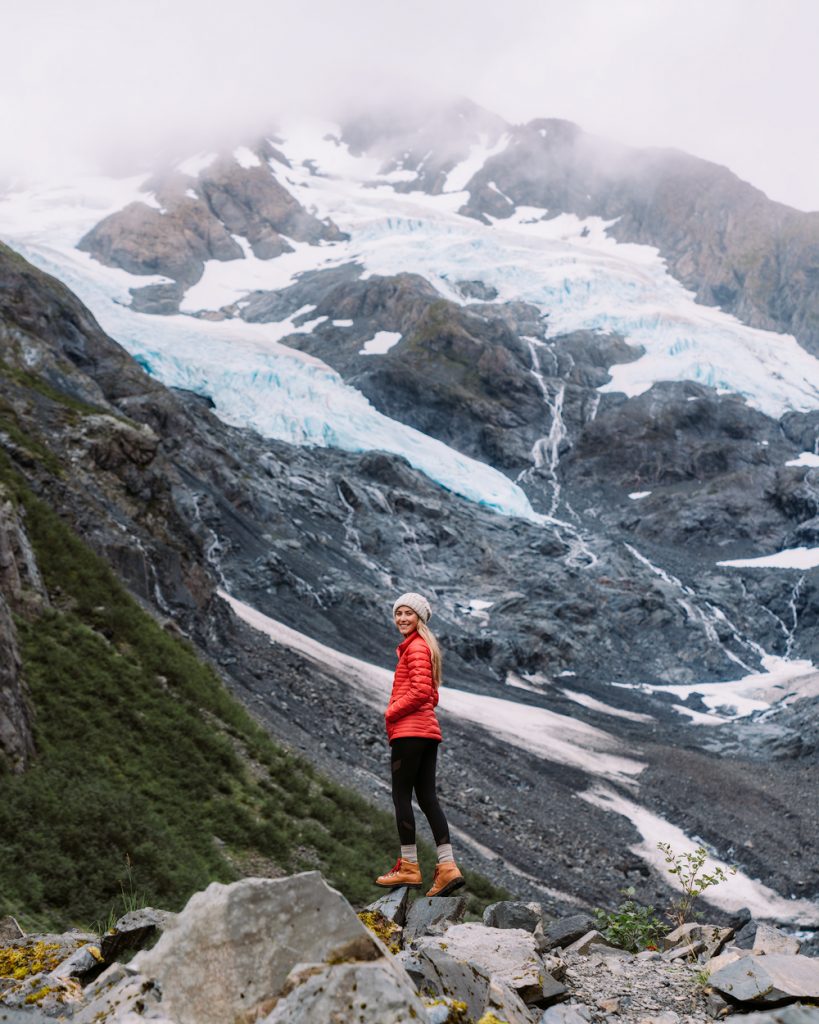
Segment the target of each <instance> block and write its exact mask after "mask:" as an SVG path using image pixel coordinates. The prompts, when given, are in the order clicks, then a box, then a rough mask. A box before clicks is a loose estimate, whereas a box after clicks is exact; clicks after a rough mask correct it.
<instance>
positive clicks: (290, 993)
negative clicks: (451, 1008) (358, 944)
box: [257, 959, 426, 1024]
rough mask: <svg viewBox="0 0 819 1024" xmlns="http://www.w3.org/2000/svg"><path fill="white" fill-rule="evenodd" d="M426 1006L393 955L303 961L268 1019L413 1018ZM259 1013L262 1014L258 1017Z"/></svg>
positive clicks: (384, 1022) (392, 1022) (399, 1023)
mask: <svg viewBox="0 0 819 1024" xmlns="http://www.w3.org/2000/svg"><path fill="white" fill-rule="evenodd" d="M425 1016H426V1012H425V1010H424V1005H423V1003H422V1002H421V1000H420V999H419V997H418V995H417V993H416V991H415V989H414V988H413V986H412V983H411V981H410V980H409V978H408V977H407V976H406V975H404V974H402V973H401V972H400V971H398V970H396V968H395V965H394V964H393V963H391V962H390V961H389V960H383V959H382V960H375V961H370V962H365V963H361V962H359V963H347V964H333V965H330V964H299V965H298V966H297V967H294V968H293V970H292V971H291V972H290V975H289V977H288V979H287V981H286V983H285V986H284V990H283V994H282V996H281V997H280V998H279V999H278V1000H277V1002H276V1004H275V1006H274V1007H273V1009H272V1011H271V1012H270V1013H269V1014H268V1015H267V1016H265V1017H263V1018H262V1024H314V1022H316V1021H336V1020H337V1021H347V1020H349V1021H357V1020H365V1021H367V1024H410V1022H417V1021H423V1020H424V1019H425ZM257 1019H258V1018H257Z"/></svg>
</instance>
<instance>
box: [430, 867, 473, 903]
mask: <svg viewBox="0 0 819 1024" xmlns="http://www.w3.org/2000/svg"><path fill="white" fill-rule="evenodd" d="M464 884H465V882H464V876H463V875H462V874H461V872H460V871H459V870H458V868H457V866H456V865H455V862H454V861H451V860H447V861H444V863H443V864H436V865H435V877H434V878H433V879H432V888H431V889H430V890H429V892H428V893H427V896H448V895H449V894H450V893H451V892H455V890H456V889H460V888H461V886H462V885H464Z"/></svg>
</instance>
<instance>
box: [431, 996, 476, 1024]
mask: <svg viewBox="0 0 819 1024" xmlns="http://www.w3.org/2000/svg"><path fill="white" fill-rule="evenodd" d="M424 1009H425V1010H426V1011H427V1016H426V1020H427V1024H460V1022H461V1021H462V1020H463V1019H464V1014H465V1013H466V1003H464V1002H463V1001H462V1000H460V999H450V998H449V997H448V996H441V998H440V999H431V1000H424Z"/></svg>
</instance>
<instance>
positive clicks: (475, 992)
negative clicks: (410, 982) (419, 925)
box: [404, 940, 532, 1024]
mask: <svg viewBox="0 0 819 1024" xmlns="http://www.w3.org/2000/svg"><path fill="white" fill-rule="evenodd" d="M442 945H446V943H445V941H443V940H441V941H439V942H437V943H436V942H435V941H431V942H430V943H429V944H428V945H426V946H425V948H424V949H423V950H419V951H418V952H417V953H414V954H413V956H414V957H417V959H416V960H415V961H414V963H413V964H412V965H408V966H411V967H412V970H411V976H412V977H413V979H414V980H415V981H416V984H417V987H418V990H419V992H420V993H421V995H422V996H424V997H426V998H446V999H454V1000H457V1001H458V1002H460V1003H464V1004H465V1006H466V1015H467V1019H468V1020H476V1021H477V1020H481V1019H482V1018H483V1016H484V1014H487V1013H494V1014H495V1016H496V1017H499V1018H500V1019H501V1020H504V1021H507V1022H508V1024H531V1021H532V1017H531V1014H530V1012H529V1009H528V1008H527V1006H526V1004H525V1003H524V1002H523V1000H522V999H521V998H520V996H519V995H518V994H517V993H516V992H515V991H514V990H513V989H512V988H510V987H509V985H507V984H506V983H505V981H504V980H503V979H502V978H495V977H493V976H492V974H491V972H490V971H487V970H486V969H485V968H484V967H482V966H481V965H479V964H476V963H473V962H468V961H465V960H461V959H459V958H458V957H456V956H453V955H452V954H451V953H450V952H449V950H448V949H443V948H442ZM404 956H406V954H404ZM419 974H420V977H419Z"/></svg>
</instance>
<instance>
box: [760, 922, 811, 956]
mask: <svg viewBox="0 0 819 1024" xmlns="http://www.w3.org/2000/svg"><path fill="white" fill-rule="evenodd" d="M799 948H800V943H799V939H794V938H791V936H790V935H785V934H784V932H781V931H780V930H779V929H778V928H774V927H773V925H770V924H759V925H757V929H756V935H755V936H754V946H753V949H754V952H755V953H766V954H770V953H784V954H786V955H791V956H795V955H796V954H797V953H798V952H799Z"/></svg>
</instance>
